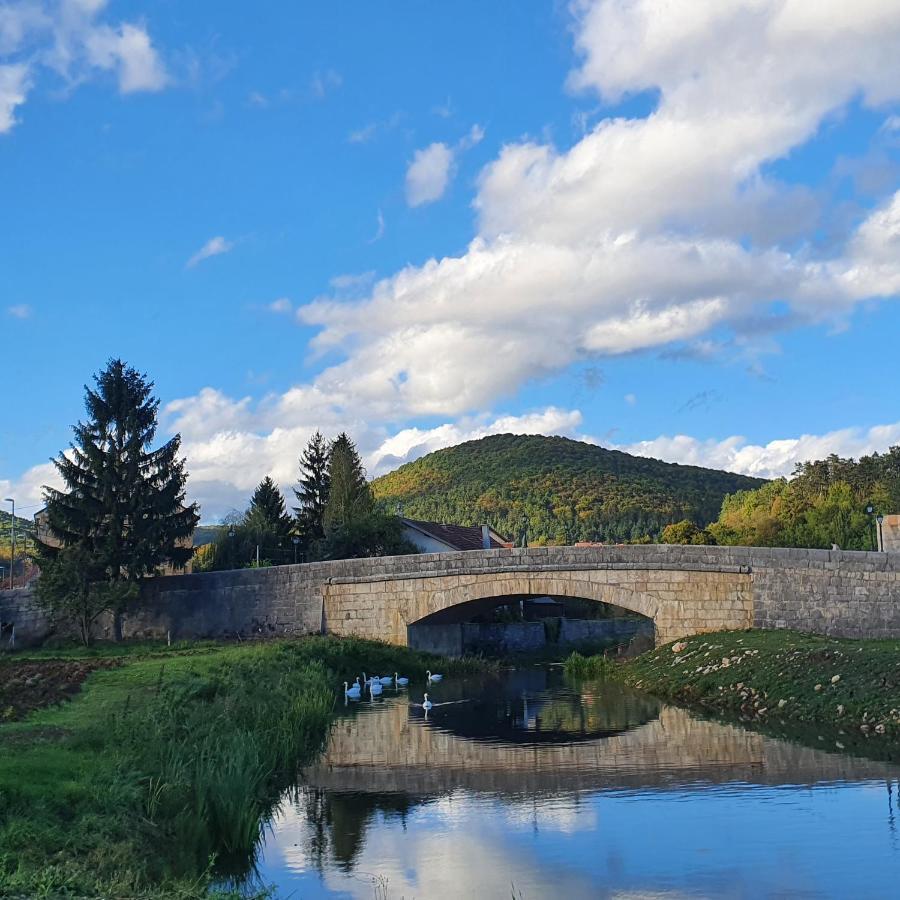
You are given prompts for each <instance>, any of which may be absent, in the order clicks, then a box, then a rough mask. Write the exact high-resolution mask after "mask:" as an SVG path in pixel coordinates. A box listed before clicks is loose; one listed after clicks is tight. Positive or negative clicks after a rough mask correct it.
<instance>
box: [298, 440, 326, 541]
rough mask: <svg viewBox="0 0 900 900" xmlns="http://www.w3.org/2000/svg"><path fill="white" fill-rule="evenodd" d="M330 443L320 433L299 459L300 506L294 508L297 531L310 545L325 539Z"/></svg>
mask: <svg viewBox="0 0 900 900" xmlns="http://www.w3.org/2000/svg"><path fill="white" fill-rule="evenodd" d="M328 464H329V453H328V444H327V443H326V441H325V438H324V437H322V434H321V432H319V431H317V432H316V433H315V434H314V435H313V436H312V437H311V438H310V439H309V443H308V444H307V445H306V449H305V450H304V451H303V455H302V456H301V457H300V478H299V479H298V484H297V487H296V488H294V494H295V496H296V497H297V500H298V501H299V503H300V505H299V506H297V507H295V508H294V513H295V514H296V518H297V530H298V531H299V533H300V537H301V538H302V539H303V540H304V542H305V543H306V544H307V545H310V544H312V543H313V542H315V541H318V540H321V539H322V538H323V537H324V536H325V523H324V519H325V506H326V505H327V503H328V489H329V485H330V483H331V482H330V479H329V477H328Z"/></svg>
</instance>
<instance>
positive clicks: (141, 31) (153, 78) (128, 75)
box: [0, 0, 172, 134]
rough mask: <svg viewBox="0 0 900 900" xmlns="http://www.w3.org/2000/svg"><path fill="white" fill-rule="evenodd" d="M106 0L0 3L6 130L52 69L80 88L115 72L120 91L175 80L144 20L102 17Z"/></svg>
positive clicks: (0, 120) (0, 115)
mask: <svg viewBox="0 0 900 900" xmlns="http://www.w3.org/2000/svg"><path fill="white" fill-rule="evenodd" d="M106 5H107V4H106V0H57V2H54V0H12V2H8V3H5V4H3V5H2V6H0V134H2V133H4V132H8V131H10V130H11V129H12V128H13V126H14V125H15V124H16V118H15V110H16V108H17V107H20V106H22V105H23V104H24V103H25V101H26V98H27V95H28V92H29V89H31V88H32V87H33V86H34V84H36V83H39V81H40V78H39V76H42V75H44V74H47V73H55V74H56V75H57V76H59V77H61V78H62V79H63V80H64V81H65V82H66V84H67V86H69V87H76V86H77V85H79V84H81V83H82V82H84V81H87V80H89V79H91V78H93V77H95V76H96V74H97V73H98V72H104V71H107V72H114V73H115V75H116V78H117V80H118V85H119V91H120V92H121V93H123V94H130V93H135V92H138V91H158V90H161V89H162V88H164V87H166V86H167V85H168V84H170V83H171V80H172V79H171V77H170V76H169V74H168V72H167V70H166V67H165V64H164V62H163V60H162V58H161V56H160V54H159V51H158V49H157V48H156V46H155V45H154V43H153V41H152V39H151V37H150V34H149V32H148V31H147V28H146V25H145V24H144V23H143V22H119V23H115V24H111V23H108V22H105V21H102V20H101V18H100V17H101V15H102V14H103V13H104V11H105V7H106Z"/></svg>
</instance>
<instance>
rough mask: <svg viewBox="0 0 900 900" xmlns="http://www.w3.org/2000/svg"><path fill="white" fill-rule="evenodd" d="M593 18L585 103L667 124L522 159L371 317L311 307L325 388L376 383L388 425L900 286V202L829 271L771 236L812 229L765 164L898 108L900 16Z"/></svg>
mask: <svg viewBox="0 0 900 900" xmlns="http://www.w3.org/2000/svg"><path fill="white" fill-rule="evenodd" d="M576 8H577V10H578V14H579V18H578V22H577V27H576V32H575V33H576V48H577V51H578V53H579V55H580V58H581V62H580V64H579V66H578V67H577V68H576V69H575V71H574V72H573V74H572V76H571V79H570V86H571V88H572V89H573V90H582V91H588V92H594V93H596V94H599V95H600V96H601V97H603V98H604V99H606V100H608V101H613V102H614V101H616V100H618V99H620V98H622V97H624V96H627V95H631V94H634V93H637V92H641V91H645V90H653V91H656V92H657V94H658V97H659V99H658V103H657V106H656V109H655V110H654V111H653V112H652V113H651V114H650V115H648V116H645V117H640V118H628V117H615V118H607V119H603V120H601V121H600V122H599V123H597V124H596V126H595V127H594V128H593V129H592V130H591V131H590V132H589V133H588V134H586V135H585V136H584V137H583V138H582V139H581V140H579V141H578V142H577V143H576V144H575V145H574V146H572V147H571V148H569V149H566V150H560V149H559V148H557V147H554V146H552V145H550V144H547V143H540V142H535V141H529V140H526V141H521V142H518V143H512V144H508V145H507V146H505V147H504V148H503V149H502V150H501V152H500V154H499V156H498V157H497V158H496V159H495V160H494V161H493V162H492V163H490V164H489V165H488V166H486V167H485V169H484V170H483V172H482V174H481V177H480V179H479V182H478V193H477V196H476V198H475V208H476V210H477V213H478V234H477V235H476V237H475V238H474V239H473V240H472V242H471V243H470V245H469V247H468V249H467V250H466V252H465V253H463V254H462V255H460V256H446V257H443V258H436V259H431V260H428V261H427V262H425V263H424V264H422V265H418V266H408V267H407V268H405V269H403V270H401V271H400V272H397V273H396V274H395V275H393V276H391V277H388V278H385V279H383V280H382V281H380V282H378V283H376V284H375V285H374V286H373V289H372V291H371V292H370V294H369V296H368V297H366V298H365V299H364V300H362V301H360V302H358V303H350V304H348V303H346V302H345V301H344V300H343V299H342V298H338V299H336V300H335V301H333V302H332V301H329V300H328V299H321V298H320V299H318V300H316V301H314V302H312V303H309V304H307V305H306V306H304V307H302V308H301V310H300V313H299V315H300V318H301V320H302V321H303V322H304V323H306V324H309V325H313V326H318V327H319V328H320V333H319V335H318V337H317V338H316V340H315V342H314V345H315V347H316V348H318V349H322V350H324V349H332V350H338V351H343V352H345V353H346V354H347V357H346V359H345V361H344V362H342V363H339V364H338V365H337V366H335V367H333V368H331V369H329V370H327V371H326V372H325V373H323V374H322V375H321V376H320V378H319V380H318V382H317V383H318V384H319V385H320V386H321V387H323V388H325V389H327V390H329V391H339V392H340V391H345V390H346V386H347V385H350V384H356V385H359V386H360V390H361V391H362V392H363V393H364V394H365V397H366V401H367V402H368V403H370V404H371V405H372V406H373V408H374V409H376V410H378V411H379V413H381V412H382V411H383V412H385V413H387V412H388V411H389V412H390V413H391V414H393V415H395V416H403V415H417V414H445V415H459V414H463V413H465V412H467V411H471V410H473V409H477V408H479V406H481V407H482V408H483V407H485V406H489V405H490V404H492V403H493V402H494V401H495V400H496V399H497V397H498V396H499V395H500V394H502V393H508V392H510V391H513V390H515V389H517V388H518V387H520V386H521V385H522V384H523V383H524V382H525V381H526V380H528V379H530V378H532V377H535V376H537V377H540V376H541V375H543V374H546V373H551V372H555V371H559V370H561V369H564V368H565V367H567V366H569V365H571V364H572V363H573V362H576V361H579V360H582V359H584V358H585V357H587V358H592V357H594V358H595V357H601V356H607V355H613V354H622V353H631V352H635V351H640V350H650V349H657V348H658V349H660V350H663V349H672V348H673V346H672V345H673V343H674V342H680V343H682V344H691V345H694V346H703V343H704V341H708V339H709V333H710V332H711V331H712V330H713V329H718V330H720V331H721V330H722V329H725V330H730V331H731V332H733V333H734V334H736V335H738V336H740V335H742V334H743V335H744V338H745V340H746V341H747V342H752V341H757V342H758V341H760V340H762V338H761V337H760V336H759V334H758V323H759V322H760V321H761V320H762V319H763V318H764V317H766V316H767V315H768V311H769V309H770V306H771V304H772V303H773V302H776V301H777V302H780V303H787V304H788V305H789V307H790V311H789V313H788V314H787V315H785V316H783V317H780V318H779V319H778V320H777V321H778V323H779V324H780V325H781V326H782V327H794V326H797V325H799V324H802V323H817V322H828V321H835V320H838V319H841V318H845V317H846V315H847V313H848V311H849V310H851V309H852V308H853V306H854V305H855V304H856V303H858V302H859V301H860V300H863V299H866V298H869V297H873V296H893V295H895V294H896V293H897V291H898V278H900V256H898V255H897V254H896V252H894V248H895V241H896V233H897V232H896V227H897V216H898V210H900V193H898V194H897V195H896V196H893V197H890V196H889V197H885V198H883V200H882V203H881V205H880V206H879V207H878V208H877V209H876V210H874V211H873V212H872V213H871V215H870V216H869V217H868V218H867V219H865V220H864V221H863V222H862V223H861V224H860V225H859V227H858V229H857V231H856V232H855V233H850V234H849V235H846V239H845V241H844V244H843V246H842V247H839V249H838V250H837V251H836V252H835V254H834V256H832V257H831V258H826V259H823V258H821V257H820V256H815V255H813V253H812V252H811V250H810V249H809V247H808V246H807V245H805V244H804V243H803V242H802V241H800V242H798V241H796V240H793V239H792V240H791V241H788V242H787V243H786V244H785V245H784V246H782V245H781V244H780V243H779V240H780V237H779V232H778V228H777V227H775V225H774V223H775V221H776V220H777V221H783V220H784V219H785V218H790V216H791V215H793V214H794V213H796V214H797V222H803V221H805V216H806V215H807V212H808V209H807V206H806V204H807V199H808V198H807V196H806V195H805V194H804V192H803V190H802V189H798V188H796V187H793V186H786V185H780V184H778V183H777V182H773V181H772V180H771V179H769V178H767V176H766V174H765V168H764V167H765V165H766V164H767V163H769V162H771V161H773V160H775V159H778V158H781V157H783V156H785V155H786V154H787V153H788V152H790V151H791V150H792V149H793V148H795V147H797V146H800V145H802V144H803V143H805V142H806V141H808V140H809V139H810V138H812V137H813V136H814V135H815V133H816V131H817V129H818V128H819V127H820V125H821V124H822V123H823V121H825V119H826V118H827V117H828V116H831V115H833V114H834V113H835V112H836V111H839V110H841V109H842V108H843V107H844V106H846V104H847V103H849V102H850V101H851V100H855V99H859V100H860V101H861V102H863V103H866V104H870V105H879V106H882V107H883V106H886V105H888V106H889V105H890V104H896V103H897V102H898V101H900V56H898V54H896V52H895V48H896V45H897V42H898V41H900V7H897V6H896V5H891V4H879V3H874V2H873V3H863V4H861V5H859V6H857V5H845V6H842V8H841V9H840V10H832V9H830V8H829V10H828V11H827V12H823V11H822V9H821V6H820V5H818V4H813V5H810V4H809V2H806V0H791V2H785V0H753V2H750V0H747V2H739V3H735V4H721V3H714V2H701V3H697V2H695V0H681V2H672V3H668V4H665V5H662V6H661V5H659V4H658V3H654V2H650V0H636V2H632V3H619V2H591V3H588V2H582V3H579V4H576ZM453 152H454V151H453V150H452V149H451V148H450V147H448V146H447V145H446V144H433V145H431V146H430V147H429V148H426V149H425V150H421V151H419V152H418V153H417V155H416V157H415V159H414V160H413V164H412V166H411V167H410V173H409V175H410V177H409V179H408V184H407V199H408V202H410V203H411V204H422V203H426V202H433V201H434V200H435V199H437V198H438V197H440V196H441V195H442V194H443V193H444V191H445V190H446V187H447V184H448V180H449V178H450V177H451V174H452V165H453ZM798 210H799V211H798ZM748 223H749V225H748ZM751 226H752V228H751V232H752V233H748V228H750V227H751ZM770 318H771V317H770ZM769 340H771V338H769ZM485 359H490V360H491V365H490V366H489V367H487V366H484V365H483V361H484V360H485Z"/></svg>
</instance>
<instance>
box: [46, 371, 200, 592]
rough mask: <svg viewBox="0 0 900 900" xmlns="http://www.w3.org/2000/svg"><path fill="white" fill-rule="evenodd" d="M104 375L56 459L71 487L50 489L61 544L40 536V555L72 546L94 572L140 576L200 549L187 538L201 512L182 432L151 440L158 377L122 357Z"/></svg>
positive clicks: (102, 576) (123, 579)
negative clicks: (188, 491)
mask: <svg viewBox="0 0 900 900" xmlns="http://www.w3.org/2000/svg"><path fill="white" fill-rule="evenodd" d="M94 381H95V388H93V389H92V388H89V387H87V386H85V410H86V412H87V420H86V421H85V422H79V423H78V424H77V425H75V427H74V432H75V438H74V441H73V442H72V444H71V445H70V449H69V451H68V453H60V455H59V456H58V457H57V458H56V459H55V460H53V463H54V465H55V466H56V469H57V471H58V472H59V474H60V476H61V477H62V479H63V482H64V483H65V489H64V490H56V489H54V488H47V487H45V489H44V497H45V501H46V504H47V527H48V530H49V532H50V534H51V535H52V536H53V538H55V541H54V542H53V544H54V545H56V546H54V545H51V544H46V543H43V542H41V541H37V544H38V552H39V558H40V561H41V565H42V568H46V567H48V566H52V565H53V563H54V561H55V560H56V558H57V557H58V556H60V554H61V553H62V552H63V549H65V550H68V551H72V552H75V551H77V552H78V554H79V560H80V564H81V566H82V568H83V569H84V571H85V573H86V579H87V581H89V582H91V583H98V582H106V583H107V585H117V584H120V583H124V584H131V585H136V583H137V581H138V579H140V578H142V577H144V576H146V575H152V574H153V573H155V572H156V571H158V569H159V568H160V567H162V566H163V565H165V564H166V563H172V564H174V565H176V566H183V565H184V564H185V563H187V561H188V560H189V559H190V558H191V556H192V554H193V548H192V547H191V546H189V545H188V546H183V544H184V543H185V539H186V538H188V537H190V535H191V534H192V532H193V530H194V526H195V525H196V524H197V521H198V520H199V515H198V512H197V507H196V504H191V505H189V506H185V503H184V499H185V490H184V488H185V482H186V480H187V474H186V472H185V470H184V460H183V459H179V458H178V452H179V449H180V446H181V438H180V436H179V435H175V437H173V438H171V439H170V440H169V441H167V442H166V443H165V444H163V445H162V446H161V447H158V448H157V449H155V450H154V449H152V448H151V445H152V443H153V440H154V438H155V437H156V428H157V412H158V409H159V401H158V400H157V399H156V398H155V397H154V396H153V395H152V391H153V382H151V381H148V380H147V377H146V376H145V375H141V374H140V373H139V372H137V371H136V370H135V369H133V368H131V367H130V366H127V365H126V364H125V363H124V362H122V360H120V359H113V360H110V362H109V363H108V364H107V366H106V368H105V369H104V370H103V371H102V372H101V373H100V374H99V375H97V376H95V378H94ZM70 555H71V554H70ZM50 581H53V579H48V583H49V582H50ZM56 581H57V582H58V581H59V579H56ZM134 593H135V592H134V591H132V592H131V593H130V594H129V593H128V592H121V593H120V596H123V597H124V596H133V595H134ZM107 594H108V595H109V596H113V595H115V591H107Z"/></svg>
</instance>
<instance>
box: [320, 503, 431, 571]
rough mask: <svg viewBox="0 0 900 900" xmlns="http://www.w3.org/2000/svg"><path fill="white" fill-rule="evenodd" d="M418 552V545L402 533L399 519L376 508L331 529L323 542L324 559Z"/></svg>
mask: <svg viewBox="0 0 900 900" xmlns="http://www.w3.org/2000/svg"><path fill="white" fill-rule="evenodd" d="M418 552H419V550H418V548H417V547H416V546H415V545H414V544H412V543H411V542H410V541H408V540H407V539H406V538H405V537H404V536H403V523H402V522H401V521H400V519H399V518H398V517H396V516H390V515H386V514H385V513H381V512H378V511H377V510H372V511H370V512H369V514H368V515H366V516H363V517H359V518H355V519H353V520H352V521H351V522H348V523H347V524H346V525H343V526H341V527H339V528H332V529H330V530H329V532H328V534H327V536H326V538H325V541H324V546H323V553H324V556H325V558H326V559H355V558H359V557H368V556H400V555H403V554H406V553H418Z"/></svg>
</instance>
